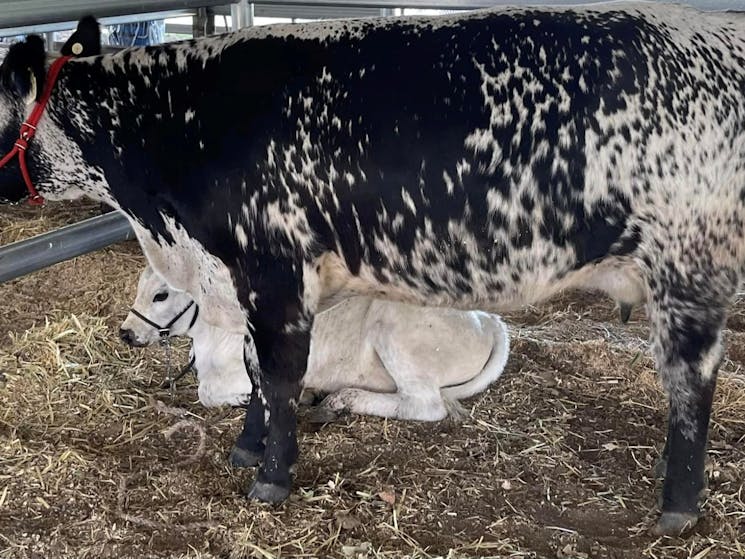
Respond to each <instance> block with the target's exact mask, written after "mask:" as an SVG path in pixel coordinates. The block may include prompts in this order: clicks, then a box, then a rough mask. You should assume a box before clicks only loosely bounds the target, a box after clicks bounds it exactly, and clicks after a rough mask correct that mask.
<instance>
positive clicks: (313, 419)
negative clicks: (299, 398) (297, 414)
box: [303, 404, 344, 423]
mask: <svg viewBox="0 0 745 559" xmlns="http://www.w3.org/2000/svg"><path fill="white" fill-rule="evenodd" d="M342 415H344V412H343V411H342V410H332V409H331V408H330V407H328V406H325V405H323V404H320V405H318V406H315V407H313V408H311V409H310V410H308V412H307V413H305V415H304V416H303V419H304V420H305V421H307V422H308V423H333V422H334V421H336V420H338V419H339V418H340V417H341V416H342Z"/></svg>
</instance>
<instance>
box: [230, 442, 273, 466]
mask: <svg viewBox="0 0 745 559" xmlns="http://www.w3.org/2000/svg"><path fill="white" fill-rule="evenodd" d="M263 458H264V453H263V452H257V451H254V450H246V449H245V448H241V447H239V446H234V447H233V448H232V450H231V451H230V456H228V462H230V465H231V466H233V467H234V468H253V467H254V466H258V465H259V464H260V463H261V460H262V459H263Z"/></svg>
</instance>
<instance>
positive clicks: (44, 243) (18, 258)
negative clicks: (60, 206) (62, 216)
mask: <svg viewBox="0 0 745 559" xmlns="http://www.w3.org/2000/svg"><path fill="white" fill-rule="evenodd" d="M134 238H135V234H134V231H133V230H132V227H131V226H130V224H129V221H128V220H127V218H126V217H124V214H122V213H121V212H118V211H115V212H110V213H107V214H104V215H100V216H95V217H91V218H89V219H85V220H83V221H80V222H78V223H74V224H72V225H67V226H66V227H62V228H60V229H56V230H54V231H50V232H48V233H43V234H41V235H37V236H35V237H31V238H30V239H24V240H22V241H17V242H15V243H11V244H9V245H5V246H0V283H2V282H5V281H10V280H12V279H16V278H19V277H21V276H24V275H26V274H30V273H31V272H35V271H37V270H41V269H42V268H46V267H48V266H51V265H53V264H57V263H59V262H62V261H64V260H69V259H70V258H75V257H76V256H80V255H82V254H87V253H89V252H93V251H95V250H99V249H102V248H104V247H107V246H109V245H112V244H114V243H118V242H121V241H128V240H132V239H134Z"/></svg>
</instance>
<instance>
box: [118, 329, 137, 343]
mask: <svg viewBox="0 0 745 559" xmlns="http://www.w3.org/2000/svg"><path fill="white" fill-rule="evenodd" d="M119 337H120V338H121V340H122V341H123V342H124V343H125V344H127V345H133V344H134V336H133V333H132V330H125V329H124V328H119Z"/></svg>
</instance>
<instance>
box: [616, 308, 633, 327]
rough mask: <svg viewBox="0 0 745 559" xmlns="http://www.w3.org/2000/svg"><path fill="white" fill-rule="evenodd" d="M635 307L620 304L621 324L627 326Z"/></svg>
mask: <svg viewBox="0 0 745 559" xmlns="http://www.w3.org/2000/svg"><path fill="white" fill-rule="evenodd" d="M633 308H634V307H633V305H629V304H627V303H619V304H618V311H619V314H620V315H621V323H623V324H626V323H627V322H628V321H629V318H631V311H632V310H633Z"/></svg>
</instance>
